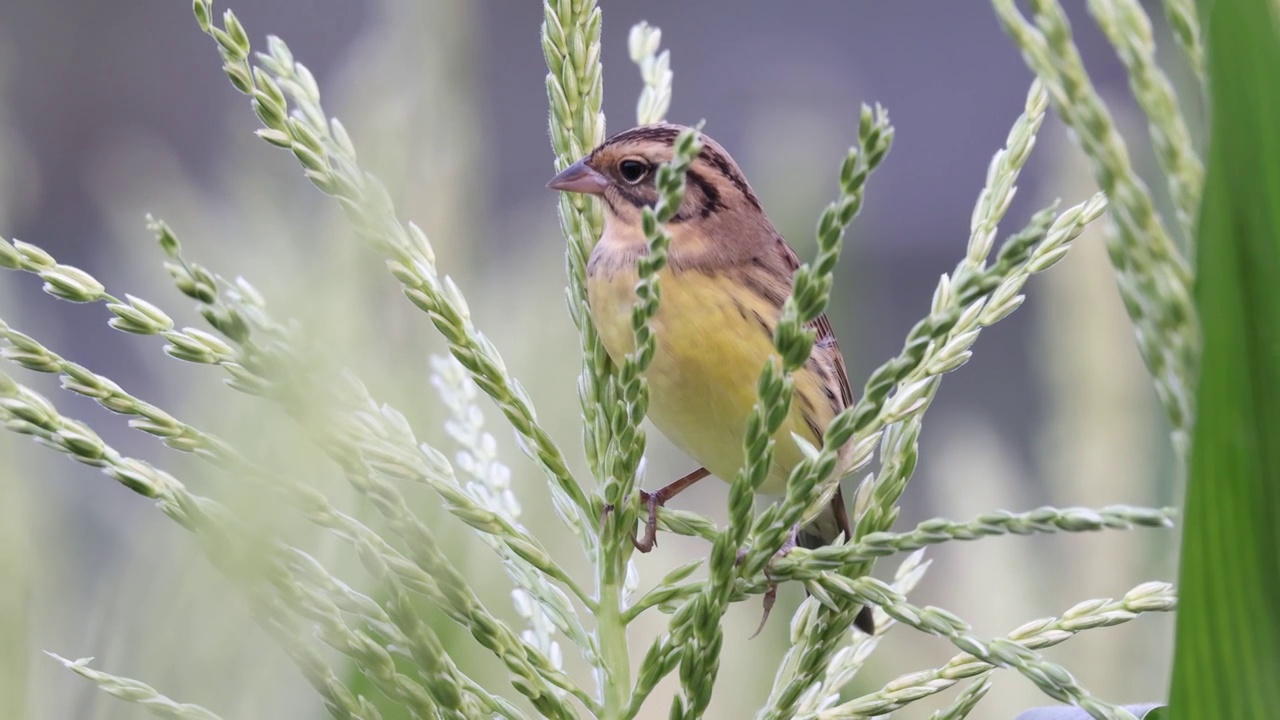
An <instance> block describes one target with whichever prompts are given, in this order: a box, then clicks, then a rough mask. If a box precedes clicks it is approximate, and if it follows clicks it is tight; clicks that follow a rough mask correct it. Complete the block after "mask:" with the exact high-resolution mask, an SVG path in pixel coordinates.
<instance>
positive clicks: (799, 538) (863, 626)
mask: <svg viewBox="0 0 1280 720" xmlns="http://www.w3.org/2000/svg"><path fill="white" fill-rule="evenodd" d="M842 536H843V540H841V537H842ZM851 537H853V530H852V528H851V527H850V525H849V510H848V509H847V508H846V507H845V504H844V494H843V493H841V491H840V489H839V488H836V494H835V495H834V496H833V497H832V498H831V504H830V505H828V506H827V507H826V509H824V510H823V511H822V513H821V514H819V515H818V517H816V518H814V519H813V522H811V523H809V524H808V525H806V526H804V527H803V528H800V532H799V533H798V534H797V535H796V545H798V546H799V547H802V548H805V549H806V550H816V549H818V548H820V547H823V546H825V545H832V544H835V543H837V542H848V540H849V539H850V538H851ZM853 624H854V625H856V626H857V628H858V629H859V630H861V631H862V632H864V633H866V634H868V635H874V634H875V632H876V623H875V619H874V618H873V617H872V615H871V606H870V605H864V606H862V609H861V610H859V611H858V617H857V618H856V619H854V621H853Z"/></svg>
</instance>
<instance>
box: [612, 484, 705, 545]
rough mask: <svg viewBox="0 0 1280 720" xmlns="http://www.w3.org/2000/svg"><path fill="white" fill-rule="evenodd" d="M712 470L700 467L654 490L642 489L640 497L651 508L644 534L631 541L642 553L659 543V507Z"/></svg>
mask: <svg viewBox="0 0 1280 720" xmlns="http://www.w3.org/2000/svg"><path fill="white" fill-rule="evenodd" d="M710 474H711V472H710V471H709V470H707V469H706V468H698V469H697V470H694V471H693V472H691V473H689V474H688V475H685V476H684V477H682V478H680V479H679V480H676V481H675V482H673V483H670V484H668V485H664V486H662V487H661V488H659V489H657V490H655V491H654V492H651V493H650V492H645V491H644V490H641V491H640V499H641V500H644V502H645V505H647V506H648V508H649V517H648V519H646V520H645V524H644V536H643V537H641V538H640V539H639V540H637V539H636V538H635V537H632V538H631V543H632V544H633V545H635V546H636V549H637V550H639V551H640V552H642V553H647V552H649V551H650V550H652V549H653V548H654V546H655V545H657V544H658V508H659V507H660V506H662V505H665V504H666V503H667V501H668V500H670V499H671V498H673V497H675V496H676V495H679V494H680V493H682V492H684V491H685V490H686V489H687V488H689V487H691V486H692V485H693V484H694V483H696V482H698V481H699V480H701V479H702V478H704V477H706V476H708V475H710Z"/></svg>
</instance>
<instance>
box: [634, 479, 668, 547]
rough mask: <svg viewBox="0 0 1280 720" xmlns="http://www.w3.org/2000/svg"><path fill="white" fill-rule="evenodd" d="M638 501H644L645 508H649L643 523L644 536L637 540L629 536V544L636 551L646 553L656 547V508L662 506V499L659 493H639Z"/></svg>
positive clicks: (642, 491)
mask: <svg viewBox="0 0 1280 720" xmlns="http://www.w3.org/2000/svg"><path fill="white" fill-rule="evenodd" d="M640 499H641V500H643V501H644V504H645V506H646V507H648V508H649V517H648V518H646V519H645V522H644V535H642V536H640V538H639V539H637V538H636V537H635V536H634V535H633V536H631V544H632V545H635V546H636V550H639V551H640V552H642V553H647V552H649V551H650V550H653V549H654V548H655V547H657V545H658V508H659V507H660V506H661V505H662V504H663V501H664V499H663V497H662V495H661V493H660V492H656V493H651V492H645V491H644V490H641V491H640Z"/></svg>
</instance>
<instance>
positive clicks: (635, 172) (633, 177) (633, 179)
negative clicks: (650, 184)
mask: <svg viewBox="0 0 1280 720" xmlns="http://www.w3.org/2000/svg"><path fill="white" fill-rule="evenodd" d="M618 172H619V173H620V174H621V175H622V179H623V180H626V181H627V182H628V183H631V184H632V185H635V184H636V183H638V182H640V181H641V180H643V179H644V176H645V175H648V174H649V164H648V163H646V162H644V161H643V160H636V159H634V158H628V159H626V160H623V161H622V162H620V163H618Z"/></svg>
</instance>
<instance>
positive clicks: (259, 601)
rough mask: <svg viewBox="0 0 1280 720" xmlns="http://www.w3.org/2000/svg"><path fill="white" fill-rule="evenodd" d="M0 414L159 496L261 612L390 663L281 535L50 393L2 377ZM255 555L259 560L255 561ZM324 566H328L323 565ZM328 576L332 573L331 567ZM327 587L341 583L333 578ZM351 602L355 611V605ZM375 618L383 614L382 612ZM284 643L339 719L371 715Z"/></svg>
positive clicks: (404, 685)
mask: <svg viewBox="0 0 1280 720" xmlns="http://www.w3.org/2000/svg"><path fill="white" fill-rule="evenodd" d="M0 384H2V385H3V388H0V395H3V397H2V398H0V417H2V418H3V420H4V425H5V428H6V429H7V430H9V431H11V432H17V433H20V434H25V435H30V436H32V437H35V438H36V439H37V440H38V441H40V442H41V443H42V444H44V445H46V446H48V447H51V448H53V449H55V450H58V451H60V452H63V453H65V454H67V455H68V456H69V457H71V458H72V459H74V460H77V461H79V462H82V463H85V464H87V465H91V466H94V467H98V468H100V469H101V470H102V472H103V473H104V474H106V475H107V476H108V477H111V478H112V479H114V480H116V481H117V482H119V483H120V484H122V485H124V486H125V487H126V488H128V489H129V490H131V491H133V492H135V493H138V494H139V495H143V496H145V497H148V498H152V499H155V500H156V501H157V502H158V507H159V508H160V510H161V511H162V512H164V513H165V514H166V515H167V516H169V517H170V518H171V519H173V520H174V521H176V522H177V523H178V524H179V525H182V526H183V527H185V528H187V529H188V530H190V531H191V532H192V533H193V534H194V535H195V536H196V537H197V538H198V539H199V541H200V542H199V547H200V549H201V550H202V551H203V552H204V553H205V555H206V557H208V558H209V560H210V561H211V562H212V564H213V565H214V567H215V568H217V569H219V570H220V571H222V572H223V573H225V574H226V575H227V576H228V577H229V578H231V579H232V580H234V581H236V582H238V584H239V585H240V586H241V587H242V588H244V590H245V592H246V593H248V595H249V597H250V600H251V606H252V607H253V609H254V610H255V617H256V618H257V619H258V621H259V622H260V623H262V624H263V625H264V626H266V627H268V628H271V627H276V626H279V625H281V624H289V623H292V622H294V620H293V619H292V618H301V617H305V618H307V619H308V620H310V621H314V622H319V621H324V622H323V624H320V625H317V630H316V632H317V635H318V637H320V639H322V640H323V641H324V642H326V643H327V644H330V645H331V646H333V647H334V648H335V649H337V650H339V651H340V652H343V653H344V654H346V655H348V656H349V657H351V658H352V659H353V660H354V661H356V662H357V663H358V664H360V665H361V666H364V667H368V668H374V669H378V668H385V667H386V665H385V663H383V662H381V661H380V660H379V658H380V657H381V656H383V655H385V651H384V650H382V648H381V645H380V644H379V643H377V642H375V641H373V640H372V639H371V638H369V636H368V635H367V634H365V633H363V632H362V631H358V630H353V629H352V628H350V627H349V626H347V625H346V624H345V623H344V622H343V621H342V619H341V614H340V612H339V611H338V610H337V607H338V606H337V604H336V601H335V600H334V599H333V598H330V597H328V596H327V595H326V593H325V591H324V588H318V587H316V586H313V585H307V584H304V583H303V582H301V581H300V579H299V577H298V575H297V573H296V572H295V570H294V567H295V566H294V565H293V563H291V559H292V558H294V557H295V556H294V555H293V553H292V552H291V551H290V550H289V548H288V547H287V546H284V545H282V544H281V543H280V542H279V541H277V540H274V539H270V538H262V537H260V533H257V532H254V530H253V529H252V528H249V527H247V526H245V525H243V524H242V523H240V522H238V521H237V520H236V519H235V518H234V516H233V515H232V513H231V512H230V511H229V510H228V509H227V508H225V507H224V506H222V505H221V504H219V503H217V502H215V501H212V500H210V499H208V498H204V497H200V496H197V495H194V494H192V493H190V492H189V491H188V490H187V489H186V487H185V486H184V485H183V484H182V483H181V482H179V481H178V480H177V479H176V478H174V477H173V476H171V475H169V474H168V473H165V472H164V471H161V470H159V469H157V468H155V467H154V466H152V465H150V464H148V463H145V462H142V461H140V460H137V459H135V458H131V457H127V456H124V455H122V454H121V453H119V452H118V451H117V450H116V449H115V448H113V447H112V446H111V445H109V444H107V443H106V442H104V441H103V440H102V438H101V437H99V436H98V435H97V433H95V432H94V431H93V430H92V429H90V428H89V427H88V426H87V425H85V424H84V423H82V422H79V421H76V420H73V419H71V418H67V417H65V416H64V415H62V414H61V413H59V412H58V410H57V409H56V408H55V407H54V405H53V404H52V403H50V402H49V401H48V400H47V399H46V398H44V397H42V396H41V395H39V394H38V393H35V392H34V391H32V390H31V389H30V388H27V387H24V386H22V385H19V384H17V383H15V382H13V380H12V379H10V378H9V377H8V376H7V375H0ZM251 559H252V561H250V560H251ZM321 572H323V571H321ZM326 574H327V573H326ZM326 587H328V588H331V589H332V588H334V587H341V586H340V585H339V584H336V583H332V581H330V582H329V583H326ZM344 605H345V606H346V607H347V608H348V609H351V608H352V607H354V606H353V605H351V604H350V603H344ZM375 619H376V618H375ZM282 647H283V648H284V649H285V651H286V653H288V654H289V655H290V657H291V658H292V659H293V660H294V662H295V664H297V665H298V666H299V669H301V670H302V671H303V673H304V675H306V676H307V678H308V680H309V681H310V682H311V683H312V685H313V687H315V688H316V689H317V690H318V691H320V692H321V693H322V695H323V696H324V698H325V700H326V704H327V705H328V706H329V707H330V709H331V713H332V714H334V715H335V717H351V716H359V717H368V715H367V714H358V715H357V714H356V713H357V710H358V709H359V707H360V706H361V702H360V700H359V698H353V697H352V696H351V695H350V693H349V692H346V691H345V688H342V687H340V683H339V685H338V686H335V685H334V683H333V682H332V680H331V679H330V676H331V675H332V673H331V672H328V671H327V668H325V669H324V670H320V669H317V668H315V667H313V663H311V662H310V659H311V658H312V657H313V655H314V651H313V650H310V649H308V648H307V647H306V646H305V644H303V643H298V642H294V641H292V640H291V641H290V642H288V643H286V644H284V645H282ZM371 679H373V680H374V682H375V684H378V685H379V687H381V688H382V689H383V690H384V691H385V692H387V693H388V694H390V695H391V696H393V697H397V698H400V699H401V700H403V701H404V702H405V703H406V704H407V705H408V706H420V707H423V708H424V709H425V708H426V707H427V706H429V705H430V704H432V703H431V701H430V698H429V696H427V695H426V694H425V692H424V691H422V688H421V686H419V685H417V683H415V682H413V681H409V680H408V679H407V678H406V679H405V680H406V681H407V682H403V681H400V680H399V679H398V678H395V677H394V676H387V675H386V674H379V673H371Z"/></svg>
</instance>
